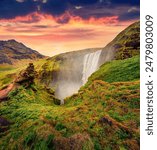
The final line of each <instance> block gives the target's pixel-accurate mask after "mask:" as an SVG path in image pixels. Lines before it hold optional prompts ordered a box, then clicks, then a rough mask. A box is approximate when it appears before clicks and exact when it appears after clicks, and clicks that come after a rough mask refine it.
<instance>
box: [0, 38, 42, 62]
mask: <svg viewBox="0 0 157 150" xmlns="http://www.w3.org/2000/svg"><path fill="white" fill-rule="evenodd" d="M40 58H44V56H43V55H41V54H40V53H38V52H37V51H35V50H32V49H30V48H28V47H26V46H25V45H24V44H22V43H19V42H17V41H15V40H8V41H0V64H11V65H12V64H15V63H17V62H18V61H19V60H25V59H26V60H36V59H40Z"/></svg>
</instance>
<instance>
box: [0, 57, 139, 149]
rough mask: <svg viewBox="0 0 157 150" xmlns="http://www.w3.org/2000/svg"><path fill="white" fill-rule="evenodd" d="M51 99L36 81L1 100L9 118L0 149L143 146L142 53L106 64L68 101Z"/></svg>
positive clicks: (2, 111) (0, 134)
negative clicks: (141, 107)
mask: <svg viewBox="0 0 157 150" xmlns="http://www.w3.org/2000/svg"><path fill="white" fill-rule="evenodd" d="M118 66H119V67H118ZM105 68H107V69H105ZM131 71H134V73H131ZM124 72H125V74H124ZM115 73H117V74H115ZM111 74H115V75H111ZM118 74H122V76H120V75H118ZM126 74H128V76H125V75H126ZM109 75H111V76H109ZM116 75H117V78H118V79H116ZM124 76H125V79H124ZM109 82H110V83H109ZM34 89H35V90H34ZM53 100H54V96H53V94H52V93H51V92H49V91H48V90H47V89H46V88H45V87H42V86H41V85H38V83H36V84H35V85H32V86H30V87H29V88H27V89H26V88H24V87H20V88H19V89H17V90H15V91H13V92H12V93H10V100H9V101H7V102H2V103H0V107H1V109H0V116H1V117H3V118H6V119H7V120H8V121H9V122H10V125H9V126H3V127H2V126H0V131H1V132H0V139H1V140H0V147H1V149H65V150H68V149H69V150H70V149H71V148H75V149H76V150H77V149H78V150H80V149H83V150H84V149H85V150H92V149H96V150H101V149H105V150H109V149H111V150H112V149H113V150H115V149H117V150H118V149H126V150H138V149H139V124H140V123H139V103H140V101H139V57H138V56H136V57H133V58H130V59H127V60H125V61H120V60H118V61H113V62H110V63H107V64H104V65H103V66H102V67H101V68H100V69H99V70H98V71H97V72H96V73H95V74H93V75H92V76H91V78H90V79H89V82H88V83H87V84H86V85H85V86H84V87H82V89H81V90H80V91H79V93H78V94H75V95H73V96H71V97H69V98H67V99H66V100H65V101H66V103H65V105H62V106H58V105H55V104H54V102H53Z"/></svg>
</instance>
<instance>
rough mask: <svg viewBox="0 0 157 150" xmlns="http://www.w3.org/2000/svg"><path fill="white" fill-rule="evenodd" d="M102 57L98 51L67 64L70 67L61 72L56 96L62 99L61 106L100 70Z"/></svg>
mask: <svg viewBox="0 0 157 150" xmlns="http://www.w3.org/2000/svg"><path fill="white" fill-rule="evenodd" d="M100 55H101V50H98V51H95V52H92V53H88V54H85V55H83V56H81V57H79V58H78V57H77V58H75V60H73V61H72V63H71V62H70V61H69V62H67V64H66V67H67V66H68V67H67V68H66V69H65V68H64V69H63V70H61V71H60V72H59V74H58V76H57V77H58V78H57V84H56V89H55V96H56V97H57V98H58V99H60V104H61V105H63V104H64V99H65V98H66V97H68V96H71V95H72V94H74V93H76V92H78V90H79V89H80V87H81V86H82V85H84V84H85V83H86V82H87V80H88V77H89V76H90V75H91V74H92V73H93V72H95V71H96V70H97V69H98V67H99V64H98V63H99V58H100ZM77 66H79V67H77ZM69 67H70V68H69Z"/></svg>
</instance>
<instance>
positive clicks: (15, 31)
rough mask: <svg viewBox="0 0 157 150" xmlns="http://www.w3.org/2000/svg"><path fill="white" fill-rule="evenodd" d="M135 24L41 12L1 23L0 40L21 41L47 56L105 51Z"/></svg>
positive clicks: (2, 20) (111, 19)
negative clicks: (76, 51) (114, 40)
mask: <svg viewBox="0 0 157 150" xmlns="http://www.w3.org/2000/svg"><path fill="white" fill-rule="evenodd" d="M131 23H132V21H127V22H119V21H118V16H111V17H101V18H95V17H90V18H89V19H82V18H80V17H78V16H72V15H71V14H69V13H68V12H66V13H65V14H63V15H62V16H60V17H54V16H51V15H47V14H41V13H38V12H35V13H32V14H29V15H27V16H25V17H20V16H19V17H16V18H14V19H9V20H7V19H1V20H0V33H1V34H0V40H7V39H15V40H19V41H21V42H23V43H25V44H26V45H28V46H30V47H31V48H33V49H36V50H38V51H39V52H41V53H42V54H45V55H49V56H52V55H55V54H58V53H62V52H66V51H73V50H78V49H83V48H89V47H104V46H105V45H106V44H107V43H108V42H110V41H111V40H112V39H113V38H114V37H115V36H116V35H117V34H118V33H119V32H120V31H121V30H123V29H124V28H125V27H126V26H128V25H129V24H131Z"/></svg>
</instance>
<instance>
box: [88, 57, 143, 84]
mask: <svg viewBox="0 0 157 150" xmlns="http://www.w3.org/2000/svg"><path fill="white" fill-rule="evenodd" d="M139 70H140V57H139V55H138V56H135V57H132V58H129V59H125V60H114V61H111V62H108V63H105V64H104V65H102V66H101V67H100V69H99V70H98V71H96V72H95V73H93V74H92V75H91V76H90V77H89V80H88V82H87V84H90V83H91V82H92V81H94V80H102V81H106V82H110V83H111V82H124V81H132V80H138V79H139V78H140V74H139Z"/></svg>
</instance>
